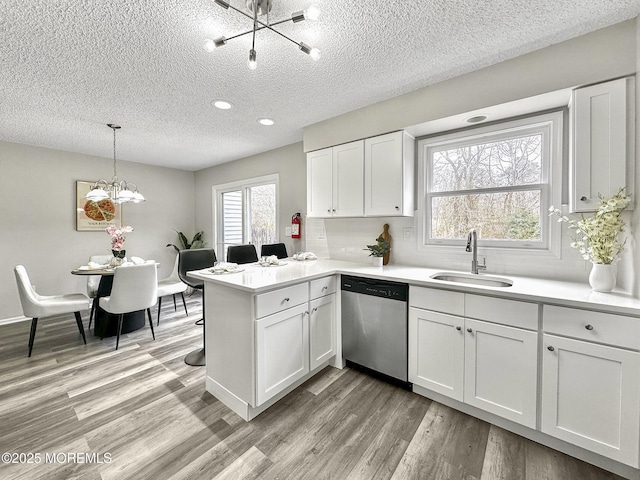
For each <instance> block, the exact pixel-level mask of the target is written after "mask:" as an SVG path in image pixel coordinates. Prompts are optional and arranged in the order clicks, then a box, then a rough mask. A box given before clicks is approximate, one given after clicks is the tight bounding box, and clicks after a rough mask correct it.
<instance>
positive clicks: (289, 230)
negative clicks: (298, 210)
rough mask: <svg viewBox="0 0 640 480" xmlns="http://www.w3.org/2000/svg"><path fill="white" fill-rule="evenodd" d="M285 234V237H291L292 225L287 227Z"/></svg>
mask: <svg viewBox="0 0 640 480" xmlns="http://www.w3.org/2000/svg"><path fill="white" fill-rule="evenodd" d="M284 235H285V237H290V236H291V227H285V229H284Z"/></svg>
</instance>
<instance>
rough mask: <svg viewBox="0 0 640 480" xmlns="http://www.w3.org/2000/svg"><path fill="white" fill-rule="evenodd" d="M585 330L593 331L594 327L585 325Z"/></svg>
mask: <svg viewBox="0 0 640 480" xmlns="http://www.w3.org/2000/svg"><path fill="white" fill-rule="evenodd" d="M584 328H586V329H587V330H593V325H589V324H587V325H585V326H584Z"/></svg>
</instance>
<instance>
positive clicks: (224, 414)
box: [0, 294, 619, 480]
mask: <svg viewBox="0 0 640 480" xmlns="http://www.w3.org/2000/svg"><path fill="white" fill-rule="evenodd" d="M188 307H189V312H190V315H189V317H185V315H184V310H183V309H181V308H180V304H178V311H177V312H174V311H173V304H172V302H171V300H170V298H167V299H165V301H164V302H163V308H162V310H163V312H162V317H161V321H160V326H159V327H156V340H155V341H153V340H152V339H151V332H150V330H149V329H148V326H146V327H145V328H144V329H142V330H138V331H136V332H132V333H130V334H127V335H124V336H123V337H122V338H121V341H120V348H119V350H118V351H115V350H114V347H115V339H114V338H106V339H104V340H102V341H100V339H99V338H95V337H94V336H93V331H92V332H90V333H88V334H87V342H88V344H87V345H83V344H82V340H81V338H80V335H79V333H78V330H77V327H76V325H75V321H74V319H73V315H70V316H66V317H58V318H50V319H43V320H41V321H40V322H39V325H38V332H37V336H36V340H35V346H34V349H33V356H32V357H31V358H27V341H28V338H29V323H27V322H21V323H17V324H11V325H3V326H0V453H3V452H9V453H14V454H18V453H22V454H36V453H37V454H40V462H39V463H37V458H36V457H35V456H32V457H26V456H25V457H23V458H22V459H18V460H23V461H24V462H25V463H17V464H11V463H6V462H5V463H0V478H1V479H3V480H8V479H28V480H37V479H43V480H44V479H46V480H53V479H65V480H66V479H71V478H74V479H104V480H124V479H154V480H156V479H189V480H198V479H233V480H237V479H314V480H315V479H367V480H368V479H416V480H418V479H419V480H431V479H433V480H445V479H447V480H456V479H461V480H462V479H464V480H474V479H481V480H493V479H504V480H554V479H557V480H571V479H576V480H601V479H602V480H603V479H619V477H616V476H615V475H612V474H610V473H607V472H605V471H603V470H600V469H598V468H596V467H593V466H591V465H588V464H586V463H584V462H581V461H578V460H575V459H573V458H571V457H569V456H566V455H564V454H561V453H558V452H556V451H554V450H551V449H549V448H546V447H543V446H541V445H539V444H536V443H534V442H531V441H528V440H525V439H523V438H521V437H519V436H517V435H514V434H512V433H509V432H506V431H504V430H502V429H500V428H497V427H494V426H491V425H489V424H487V423H485V422H483V421H480V420H477V419H475V418H473V417H470V416H468V415H465V414H462V413H459V412H457V411H455V410H452V409H450V408H447V407H445V406H443V405H441V404H438V403H436V402H432V401H431V400H429V399H426V398H424V397H421V396H419V395H416V394H413V393H410V392H407V391H405V390H402V389H399V388H397V387H395V386H392V385H389V384H387V383H384V382H381V381H379V380H377V379H374V378H371V377H369V376H367V375H364V374H362V373H360V372H357V371H354V370H351V369H344V370H337V369H334V368H331V367H329V368H327V369H325V370H324V371H323V372H321V373H320V374H319V375H317V376H316V377H314V378H313V379H311V380H310V381H308V382H307V383H305V384H304V385H302V386H300V387H299V388H298V389H296V390H295V391H294V392H292V393H291V394H290V395H288V396H287V397H285V398H284V399H283V400H281V401H280V402H278V403H277V404H276V405H274V406H273V407H272V408H270V409H269V410H267V411H266V412H265V413H263V414H262V415H260V416H259V417H257V418H256V419H255V420H253V421H251V422H248V423H247V422H244V421H243V420H242V419H240V418H239V417H238V416H237V415H236V414H234V413H233V412H231V411H230V410H229V409H228V408H226V407H225V406H224V405H222V404H221V403H220V402H219V401H218V400H217V399H216V398H215V397H213V396H212V395H211V394H209V393H207V392H206V391H205V389H204V368H203V367H190V366H188V365H185V363H184V362H183V357H184V356H185V355H186V354H187V353H189V352H190V351H192V350H193V349H194V348H196V347H197V346H198V345H200V344H201V341H202V336H201V335H202V330H201V327H199V326H196V325H194V321H195V320H196V319H197V318H199V317H200V316H201V310H200V297H199V294H195V295H194V296H193V298H190V299H188ZM154 314H155V313H154ZM83 319H84V320H85V326H86V325H87V323H88V322H87V312H83ZM74 455H75V458H74ZM91 455H93V457H91ZM3 460H6V458H4V457H3ZM28 460H32V462H36V463H26V462H27V461H28Z"/></svg>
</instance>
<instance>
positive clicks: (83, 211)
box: [76, 180, 122, 232]
mask: <svg viewBox="0 0 640 480" xmlns="http://www.w3.org/2000/svg"><path fill="white" fill-rule="evenodd" d="M92 185H93V182H84V181H80V180H78V181H76V230H77V231H79V232H101V231H104V229H105V228H107V226H109V225H116V226H118V227H120V226H122V216H121V215H122V208H121V206H120V205H117V204H116V203H114V202H113V201H111V200H109V199H106V200H100V201H99V202H94V201H93V200H87V199H86V198H85V196H86V194H87V193H89V190H91V186H92Z"/></svg>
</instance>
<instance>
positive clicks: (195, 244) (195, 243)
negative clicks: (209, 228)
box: [167, 230, 205, 252]
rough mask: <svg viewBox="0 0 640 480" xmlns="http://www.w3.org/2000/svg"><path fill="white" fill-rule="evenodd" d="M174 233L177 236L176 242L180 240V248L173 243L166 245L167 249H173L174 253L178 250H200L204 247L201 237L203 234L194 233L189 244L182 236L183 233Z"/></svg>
mask: <svg viewBox="0 0 640 480" xmlns="http://www.w3.org/2000/svg"><path fill="white" fill-rule="evenodd" d="M175 232H176V233H177V234H178V240H180V246H181V247H182V248H178V247H177V246H176V245H174V244H173V243H167V247H173V248H175V250H176V252H179V251H180V250H191V249H194V248H202V247H204V246H205V243H204V242H203V241H202V235H204V232H198V233H196V234H195V235H194V236H193V240H191V242H189V240H188V239H187V237H186V236H185V235H184V233H182V232H179V231H177V230H175Z"/></svg>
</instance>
